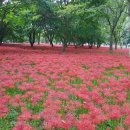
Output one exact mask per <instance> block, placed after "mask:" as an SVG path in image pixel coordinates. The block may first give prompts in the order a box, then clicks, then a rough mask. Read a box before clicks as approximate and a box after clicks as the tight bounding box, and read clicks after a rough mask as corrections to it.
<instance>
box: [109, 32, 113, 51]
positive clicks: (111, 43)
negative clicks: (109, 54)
mask: <svg viewBox="0 0 130 130" xmlns="http://www.w3.org/2000/svg"><path fill="white" fill-rule="evenodd" d="M112 50H113V33H111V36H110V51H112Z"/></svg>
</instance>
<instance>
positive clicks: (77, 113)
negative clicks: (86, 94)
mask: <svg viewBox="0 0 130 130" xmlns="http://www.w3.org/2000/svg"><path fill="white" fill-rule="evenodd" d="M88 112H89V110H88V109H85V108H83V107H78V108H76V109H75V111H74V114H75V116H76V117H77V118H79V116H80V115H81V114H86V113H88Z"/></svg>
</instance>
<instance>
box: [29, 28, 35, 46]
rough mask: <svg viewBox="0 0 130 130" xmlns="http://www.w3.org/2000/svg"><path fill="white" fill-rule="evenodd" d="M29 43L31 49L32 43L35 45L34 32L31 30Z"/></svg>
mask: <svg viewBox="0 0 130 130" xmlns="http://www.w3.org/2000/svg"><path fill="white" fill-rule="evenodd" d="M29 42H30V44H31V47H33V45H34V43H35V30H34V29H33V30H31V31H30V33H29Z"/></svg>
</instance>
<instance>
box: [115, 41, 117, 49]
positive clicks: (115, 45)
mask: <svg viewBox="0 0 130 130" xmlns="http://www.w3.org/2000/svg"><path fill="white" fill-rule="evenodd" d="M115 50H117V42H115Z"/></svg>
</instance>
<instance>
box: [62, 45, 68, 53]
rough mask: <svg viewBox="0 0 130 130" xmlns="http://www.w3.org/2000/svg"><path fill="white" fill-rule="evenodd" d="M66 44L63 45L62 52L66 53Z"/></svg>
mask: <svg viewBox="0 0 130 130" xmlns="http://www.w3.org/2000/svg"><path fill="white" fill-rule="evenodd" d="M66 44H67V43H63V45H62V52H65V48H66Z"/></svg>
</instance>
